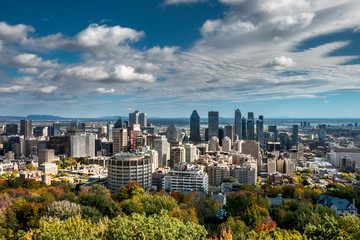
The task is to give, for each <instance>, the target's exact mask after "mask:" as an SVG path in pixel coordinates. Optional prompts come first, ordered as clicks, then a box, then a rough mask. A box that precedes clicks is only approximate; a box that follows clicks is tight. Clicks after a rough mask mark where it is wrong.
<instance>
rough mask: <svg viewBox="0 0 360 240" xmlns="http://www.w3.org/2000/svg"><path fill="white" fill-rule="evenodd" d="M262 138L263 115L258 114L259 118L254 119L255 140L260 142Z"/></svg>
mask: <svg viewBox="0 0 360 240" xmlns="http://www.w3.org/2000/svg"><path fill="white" fill-rule="evenodd" d="M263 138H264V117H263V116H262V115H260V116H259V119H258V120H257V121H256V140H257V141H258V142H259V143H261V142H262V141H263Z"/></svg>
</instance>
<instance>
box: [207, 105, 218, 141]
mask: <svg viewBox="0 0 360 240" xmlns="http://www.w3.org/2000/svg"><path fill="white" fill-rule="evenodd" d="M208 129H209V130H208V138H209V139H211V137H219V112H215V111H210V112H209V115H208Z"/></svg>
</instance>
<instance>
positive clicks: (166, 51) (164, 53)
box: [146, 46, 179, 61]
mask: <svg viewBox="0 0 360 240" xmlns="http://www.w3.org/2000/svg"><path fill="white" fill-rule="evenodd" d="M177 51H179V47H174V46H173V47H163V48H161V47H159V46H155V47H153V48H150V49H149V50H147V51H146V58H147V59H150V60H152V61H170V60H174V59H175V58H176V56H175V53H176V52H177Z"/></svg>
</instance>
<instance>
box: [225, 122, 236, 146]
mask: <svg viewBox="0 0 360 240" xmlns="http://www.w3.org/2000/svg"><path fill="white" fill-rule="evenodd" d="M224 137H229V138H230V139H231V142H232V143H233V142H234V126H231V125H227V126H225V128H224Z"/></svg>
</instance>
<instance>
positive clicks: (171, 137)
mask: <svg viewBox="0 0 360 240" xmlns="http://www.w3.org/2000/svg"><path fill="white" fill-rule="evenodd" d="M166 138H167V140H168V141H169V142H174V141H179V139H180V131H179V130H178V129H177V128H176V126H175V125H174V124H171V125H170V126H169V127H168V128H167V130H166Z"/></svg>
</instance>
